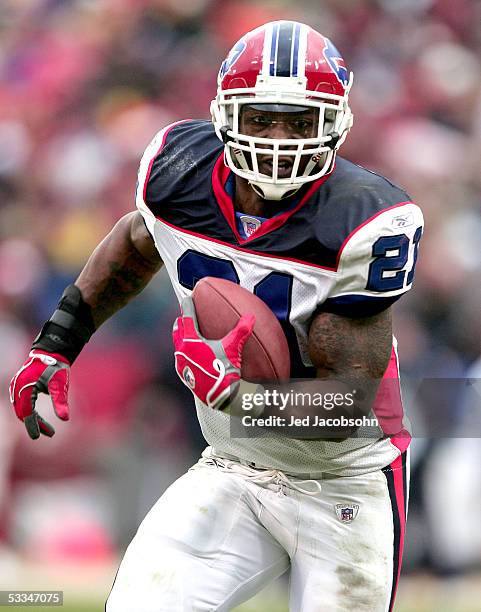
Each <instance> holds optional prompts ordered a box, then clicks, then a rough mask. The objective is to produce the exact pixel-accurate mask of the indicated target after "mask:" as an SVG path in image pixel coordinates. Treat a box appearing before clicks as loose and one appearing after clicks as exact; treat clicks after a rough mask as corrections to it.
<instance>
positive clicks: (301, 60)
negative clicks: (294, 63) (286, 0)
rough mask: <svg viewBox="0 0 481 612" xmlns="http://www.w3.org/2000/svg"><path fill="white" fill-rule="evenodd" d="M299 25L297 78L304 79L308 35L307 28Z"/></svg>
mask: <svg viewBox="0 0 481 612" xmlns="http://www.w3.org/2000/svg"><path fill="white" fill-rule="evenodd" d="M299 25H300V33H299V53H298V68H297V73H298V74H297V76H299V77H304V76H306V56H307V35H308V33H309V28H308V26H306V25H304V24H299Z"/></svg>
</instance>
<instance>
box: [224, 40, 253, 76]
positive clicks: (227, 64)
mask: <svg viewBox="0 0 481 612" xmlns="http://www.w3.org/2000/svg"><path fill="white" fill-rule="evenodd" d="M246 47H247V45H246V43H245V41H244V40H243V39H242V38H241V40H239V41H238V42H237V43H236V44H235V45H234V46H233V47H232V49H231V50H230V51H229V55H228V56H227V57H226V59H225V60H224V61H223V62H222V64H221V67H220V70H219V78H220V79H222V78H223V77H224V76H225V75H226V74H227V73H228V72H229V70H230V69H231V68H232V66H233V65H234V64H235V63H236V62H237V60H238V59H239V57H240V56H241V55H242V54H243V53H244V51H245V50H246Z"/></svg>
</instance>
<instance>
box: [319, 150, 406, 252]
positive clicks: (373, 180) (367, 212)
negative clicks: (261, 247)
mask: <svg viewBox="0 0 481 612" xmlns="http://www.w3.org/2000/svg"><path fill="white" fill-rule="evenodd" d="M315 197H316V196H315ZM316 200H317V201H316V213H315V219H313V225H314V227H315V233H316V236H317V237H318V239H319V240H320V242H322V243H323V244H324V246H325V247H326V248H328V249H329V250H332V251H333V252H336V253H337V251H338V250H339V248H340V247H341V245H342V244H343V242H344V240H345V239H346V238H347V237H348V236H349V235H350V234H351V233H352V232H353V231H354V230H355V229H356V228H357V227H359V226H360V225H362V224H364V223H366V221H368V220H369V219H370V218H371V217H374V216H375V215H377V214H379V213H380V212H382V211H383V210H386V209H388V208H390V207H391V206H395V205H396V204H400V203H402V202H408V201H410V198H409V196H408V194H407V193H406V192H405V191H404V190H403V189H401V188H400V187H398V186H396V185H394V184H393V183H391V182H390V181H389V180H388V179H386V178H385V177H383V176H381V175H379V174H376V173H375V172H372V171H370V170H367V169H366V168H363V167H361V166H358V165H356V164H353V163H352V162H350V161H348V160H346V159H343V158H340V157H338V158H337V163H336V168H335V170H334V172H333V174H332V175H331V176H330V177H329V179H328V180H327V181H326V182H325V183H324V185H323V186H322V188H321V190H320V191H319V192H318V193H317V197H316Z"/></svg>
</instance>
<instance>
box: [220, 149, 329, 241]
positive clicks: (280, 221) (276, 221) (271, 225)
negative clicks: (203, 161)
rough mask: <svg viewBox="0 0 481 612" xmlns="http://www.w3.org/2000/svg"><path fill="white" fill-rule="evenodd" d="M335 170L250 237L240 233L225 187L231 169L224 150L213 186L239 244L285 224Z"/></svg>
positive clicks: (318, 180) (265, 222)
mask: <svg viewBox="0 0 481 612" xmlns="http://www.w3.org/2000/svg"><path fill="white" fill-rule="evenodd" d="M333 171H334V168H333V170H331V172H330V173H329V174H326V175H325V176H322V177H321V178H320V179H317V181H313V183H312V184H311V185H310V186H309V189H308V190H307V191H306V192H305V193H304V195H303V196H302V197H301V198H300V200H299V202H298V203H297V204H296V205H295V206H293V207H291V208H289V209H288V210H285V211H284V212H282V213H281V214H279V215H275V216H274V217H271V218H270V219H267V220H266V221H264V222H263V223H262V225H261V227H260V228H259V229H258V230H257V231H256V232H254V234H252V236H250V237H248V238H243V237H242V236H241V235H240V234H239V231H238V229H237V223H236V216H235V207H234V202H233V201H232V198H231V196H230V195H229V194H228V193H227V191H226V188H225V185H226V183H227V180H228V178H229V175H230V173H231V170H230V168H228V167H227V166H226V165H225V163H224V153H223V152H222V153H221V154H220V155H219V157H218V159H217V161H216V163H215V165H214V169H213V171H212V188H213V190H214V195H215V198H216V200H217V203H218V204H219V208H220V210H221V212H222V214H223V215H224V217H225V219H226V221H227V223H228V224H229V227H230V228H231V230H232V233H233V234H234V236H235V237H236V239H237V242H238V243H239V244H245V243H247V242H251V241H253V240H256V239H257V238H259V237H260V236H263V235H264V234H267V233H268V232H272V231H273V230H275V229H277V228H279V227H281V226H282V225H284V224H285V223H286V221H287V220H288V219H289V218H290V217H291V216H292V215H293V214H294V213H296V212H297V211H298V210H299V209H300V208H302V207H303V206H304V204H306V202H308V200H309V199H310V198H311V196H312V195H313V194H314V193H315V192H316V191H317V190H318V189H319V188H320V187H321V185H323V184H324V183H325V182H326V181H327V179H328V178H329V177H330V176H331V174H332V172H333Z"/></svg>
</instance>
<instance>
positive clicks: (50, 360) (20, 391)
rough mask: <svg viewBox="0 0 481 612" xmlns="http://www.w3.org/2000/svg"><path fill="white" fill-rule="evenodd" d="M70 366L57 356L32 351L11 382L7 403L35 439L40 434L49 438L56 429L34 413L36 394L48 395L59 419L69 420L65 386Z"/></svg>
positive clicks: (67, 382)
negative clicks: (9, 403) (8, 402)
mask: <svg viewBox="0 0 481 612" xmlns="http://www.w3.org/2000/svg"><path fill="white" fill-rule="evenodd" d="M69 371H70V364H69V363H68V361H67V360H66V359H65V357H62V355H57V354H56V353H47V352H46V351H40V350H32V351H30V353H29V355H28V359H27V361H26V362H25V363H24V364H23V366H22V367H21V368H20V370H19V371H18V372H17V373H16V374H15V376H14V377H13V378H12V380H11V381H10V387H9V391H10V402H11V403H12V404H13V407H14V410H15V414H16V415H17V417H18V418H19V419H20V420H21V421H23V422H24V423H25V427H26V428H27V432H28V435H29V436H30V437H31V438H33V439H34V440H35V439H37V438H38V437H40V434H41V433H42V434H44V435H45V436H48V437H52V436H53V435H54V433H55V429H54V428H53V427H52V426H51V425H50V424H49V423H47V421H45V419H43V418H42V417H41V416H40V415H39V414H38V412H37V411H36V410H35V402H36V401H37V396H38V394H39V393H48V394H49V395H50V397H51V398H52V404H53V407H54V409H55V413H56V414H57V416H58V418H59V419H62V421H68V419H69V408H68V398H67V394H68V384H69Z"/></svg>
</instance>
